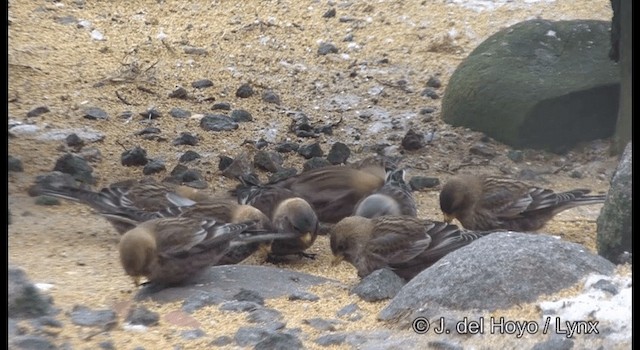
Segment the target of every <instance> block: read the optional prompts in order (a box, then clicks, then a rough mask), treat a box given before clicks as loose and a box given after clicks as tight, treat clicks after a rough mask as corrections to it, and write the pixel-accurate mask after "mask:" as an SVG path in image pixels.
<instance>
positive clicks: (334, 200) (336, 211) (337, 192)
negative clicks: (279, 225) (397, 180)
mask: <svg viewBox="0 0 640 350" xmlns="http://www.w3.org/2000/svg"><path fill="white" fill-rule="evenodd" d="M384 174H385V169H384V167H382V165H378V166H375V164H371V163H368V164H366V165H365V166H362V168H361V169H357V168H355V167H351V166H345V165H331V166H325V167H321V168H315V169H311V170H307V171H305V172H302V173H300V174H297V175H294V176H291V177H288V178H285V179H282V180H279V181H276V182H270V183H267V184H260V183H259V181H255V180H254V181H246V180H245V181H244V182H243V181H242V180H241V182H242V183H241V184H240V185H239V186H238V187H237V188H236V190H235V193H236V196H237V197H238V200H239V202H240V203H243V204H251V205H253V206H255V207H256V208H258V209H260V210H263V211H265V214H267V212H269V211H272V210H273V208H275V207H276V205H277V203H279V202H280V201H282V200H284V199H287V198H293V197H300V198H302V199H304V200H306V201H307V202H308V203H309V204H310V205H311V207H312V208H313V209H314V211H315V213H316V215H317V217H318V219H319V220H320V221H321V222H325V223H336V222H338V221H340V220H341V219H343V218H345V217H347V216H350V215H351V214H352V213H353V210H354V208H355V205H356V203H358V201H360V200H361V199H362V198H364V197H366V196H367V195H369V194H371V193H372V192H374V191H376V190H377V189H379V188H380V187H382V186H383V185H384V180H385V176H384ZM267 216H269V214H267Z"/></svg>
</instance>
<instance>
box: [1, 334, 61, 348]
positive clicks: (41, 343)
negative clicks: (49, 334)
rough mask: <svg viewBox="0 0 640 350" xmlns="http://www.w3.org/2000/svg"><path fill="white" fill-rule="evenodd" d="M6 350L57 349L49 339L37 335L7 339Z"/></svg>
mask: <svg viewBox="0 0 640 350" xmlns="http://www.w3.org/2000/svg"><path fill="white" fill-rule="evenodd" d="M9 345H10V346H9V347H8V349H35V350H49V349H51V350H54V349H57V347H56V345H55V344H53V343H52V342H51V341H50V340H49V339H47V338H45V337H41V336H39V335H30V334H28V335H19V336H16V337H13V338H11V339H9Z"/></svg>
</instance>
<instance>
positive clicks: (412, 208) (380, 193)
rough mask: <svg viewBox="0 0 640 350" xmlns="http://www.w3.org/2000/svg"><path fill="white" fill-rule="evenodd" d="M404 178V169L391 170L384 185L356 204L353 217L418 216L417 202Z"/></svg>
mask: <svg viewBox="0 0 640 350" xmlns="http://www.w3.org/2000/svg"><path fill="white" fill-rule="evenodd" d="M404 178H405V170H404V169H395V170H389V171H388V172H387V176H386V179H385V183H384V185H383V186H382V187H381V188H380V189H378V190H377V191H375V192H373V193H372V194H370V195H368V196H367V197H365V198H363V199H361V200H360V201H359V202H358V204H356V208H355V211H354V214H353V215H355V216H363V217H366V218H374V217H378V216H383V215H409V216H414V217H415V216H417V215H418V214H417V208H416V202H415V200H414V199H413V196H412V195H411V188H410V187H409V185H407V183H406V182H405V179H404Z"/></svg>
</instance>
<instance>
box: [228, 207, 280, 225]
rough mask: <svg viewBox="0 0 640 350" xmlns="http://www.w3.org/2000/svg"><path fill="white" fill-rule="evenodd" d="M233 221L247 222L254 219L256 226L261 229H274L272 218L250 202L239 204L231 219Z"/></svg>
mask: <svg viewBox="0 0 640 350" xmlns="http://www.w3.org/2000/svg"><path fill="white" fill-rule="evenodd" d="M231 220H232V221H233V222H236V223H238V222H245V221H253V222H255V223H256V228H257V229H259V230H265V231H269V230H272V229H273V225H272V224H271V220H269V218H268V217H267V216H266V215H265V214H264V213H263V212H261V211H260V210H259V209H258V208H256V207H253V206H251V205H248V204H243V205H240V206H238V208H237V209H236V210H235V212H234V214H233V218H232V219H231Z"/></svg>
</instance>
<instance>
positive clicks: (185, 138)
mask: <svg viewBox="0 0 640 350" xmlns="http://www.w3.org/2000/svg"><path fill="white" fill-rule="evenodd" d="M197 144H198V138H197V137H195V136H193V135H191V134H190V133H188V132H182V133H180V136H178V138H176V139H175V140H173V145H174V146H177V145H188V146H195V145H197Z"/></svg>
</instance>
